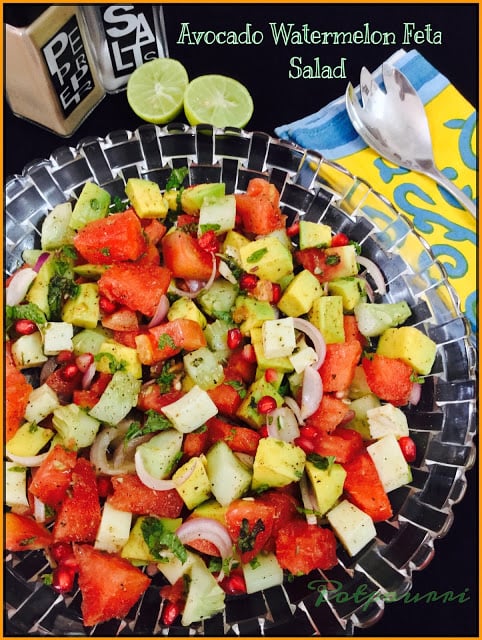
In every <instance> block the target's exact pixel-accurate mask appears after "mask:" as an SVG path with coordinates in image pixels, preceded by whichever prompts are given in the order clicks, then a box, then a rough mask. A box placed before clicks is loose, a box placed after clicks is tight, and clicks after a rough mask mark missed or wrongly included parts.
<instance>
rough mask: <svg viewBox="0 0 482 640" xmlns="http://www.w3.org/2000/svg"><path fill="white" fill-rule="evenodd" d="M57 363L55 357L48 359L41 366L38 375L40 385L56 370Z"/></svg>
mask: <svg viewBox="0 0 482 640" xmlns="http://www.w3.org/2000/svg"><path fill="white" fill-rule="evenodd" d="M57 366H58V363H57V360H56V358H55V357H53V356H52V357H51V358H48V359H47V361H46V362H45V363H44V364H43V365H42V368H41V369H40V374H39V383H40V384H41V385H42V384H43V383H44V382H45V381H46V380H47V378H48V377H49V375H50V374H51V373H53V372H54V371H55V369H57Z"/></svg>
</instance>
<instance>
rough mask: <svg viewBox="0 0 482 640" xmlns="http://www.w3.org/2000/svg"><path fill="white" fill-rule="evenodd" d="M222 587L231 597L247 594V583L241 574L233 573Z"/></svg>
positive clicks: (224, 581)
mask: <svg viewBox="0 0 482 640" xmlns="http://www.w3.org/2000/svg"><path fill="white" fill-rule="evenodd" d="M221 586H222V587H223V589H224V591H225V592H226V593H229V594H230V595H236V594H239V593H246V582H245V581H244V577H243V575H242V574H240V573H232V574H231V575H230V576H229V577H228V578H226V579H225V580H223V582H222V585H221Z"/></svg>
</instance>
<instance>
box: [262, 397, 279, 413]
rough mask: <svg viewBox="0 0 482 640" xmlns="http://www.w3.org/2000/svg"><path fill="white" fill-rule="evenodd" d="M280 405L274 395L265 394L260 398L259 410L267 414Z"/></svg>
mask: <svg viewBox="0 0 482 640" xmlns="http://www.w3.org/2000/svg"><path fill="white" fill-rule="evenodd" d="M277 406H278V405H277V404H276V400H275V399H274V398H273V397H272V396H263V397H262V398H260V399H259V400H258V412H259V413H261V414H263V415H266V414H267V413H271V411H274V410H275V409H276V407H277Z"/></svg>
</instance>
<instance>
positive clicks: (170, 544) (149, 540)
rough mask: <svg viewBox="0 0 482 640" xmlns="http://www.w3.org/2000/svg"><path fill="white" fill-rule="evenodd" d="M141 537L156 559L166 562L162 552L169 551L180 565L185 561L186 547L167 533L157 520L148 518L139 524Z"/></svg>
mask: <svg viewBox="0 0 482 640" xmlns="http://www.w3.org/2000/svg"><path fill="white" fill-rule="evenodd" d="M141 531H142V536H143V538H144V541H145V543H146V544H147V546H148V547H149V552H150V553H151V555H152V556H153V557H154V558H155V559H156V560H160V561H161V562H162V561H166V560H167V559H166V557H165V556H163V555H162V552H163V551H171V552H172V553H173V554H174V555H175V556H176V558H178V559H179V560H180V561H181V563H182V564H184V562H186V560H187V551H186V547H185V546H184V545H183V544H182V542H181V541H180V540H179V538H178V537H177V536H176V534H175V533H173V532H172V531H168V530H167V529H166V527H165V526H164V524H163V523H162V521H161V520H160V519H159V518H154V517H152V516H149V517H147V518H144V520H143V521H142V524H141Z"/></svg>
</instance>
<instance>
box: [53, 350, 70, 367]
mask: <svg viewBox="0 0 482 640" xmlns="http://www.w3.org/2000/svg"><path fill="white" fill-rule="evenodd" d="M73 357H74V354H73V353H72V351H69V350H68V349H63V350H62V351H59V353H58V354H57V356H56V360H57V362H58V363H59V364H61V363H63V362H70V361H71V360H73Z"/></svg>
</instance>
